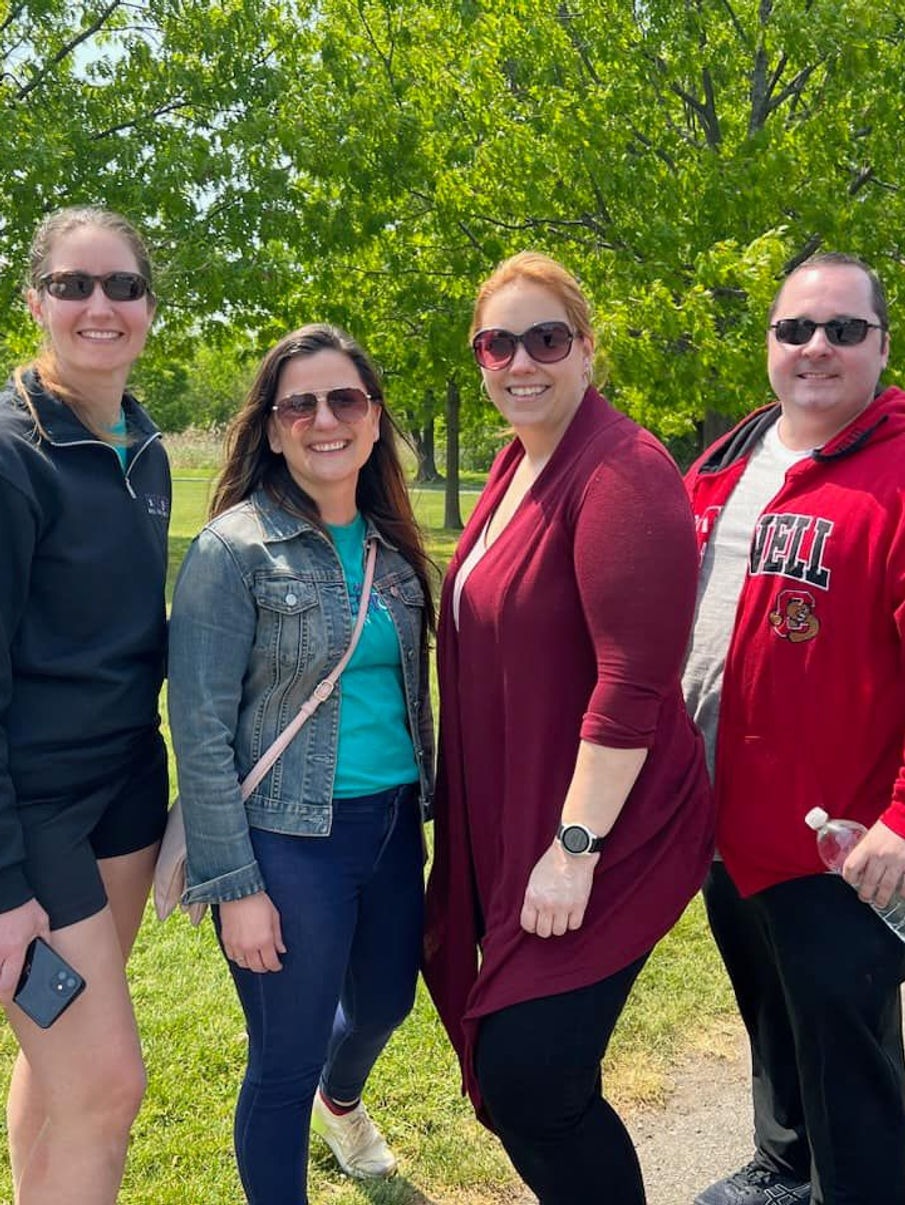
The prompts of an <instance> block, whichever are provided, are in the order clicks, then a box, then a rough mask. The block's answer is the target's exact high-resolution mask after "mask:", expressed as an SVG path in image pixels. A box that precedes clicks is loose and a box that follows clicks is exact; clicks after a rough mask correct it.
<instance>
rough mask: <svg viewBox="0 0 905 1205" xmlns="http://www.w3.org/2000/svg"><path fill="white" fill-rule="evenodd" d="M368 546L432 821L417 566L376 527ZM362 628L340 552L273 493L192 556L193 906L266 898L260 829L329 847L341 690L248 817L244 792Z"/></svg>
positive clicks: (182, 598)
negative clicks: (395, 642)
mask: <svg viewBox="0 0 905 1205" xmlns="http://www.w3.org/2000/svg"><path fill="white" fill-rule="evenodd" d="M368 535H369V536H374V537H376V539H377V540H378V550H377V567H376V572H375V575H374V587H373V588H374V590H375V591H376V592H377V593H378V594H379V595H380V597H381V598H382V600H383V601H384V603H385V604H386V606H387V609H388V610H389V613H390V615H391V617H392V620H393V625H394V627H395V629H396V635H397V636H398V638H399V648H400V652H401V657H402V674H403V683H404V687H405V700H406V708H407V711H408V721H409V729H410V731H411V735H412V743H413V745H414V750H415V758H416V760H417V763H418V768H419V777H420V788H421V805H422V812H423V814H424V816H425V817H427V816H428V815H429V813H430V808H431V802H432V793H433V753H434V744H433V727H432V721H431V706H430V690H429V685H428V668H429V667H428V664H427V657H426V655H425V651H424V647H425V646H424V642H423V641H422V629H423V623H424V594H423V591H422V588H421V584H420V582H419V581H418V578H417V577H416V576H415V572H414V570H413V569H412V567H411V565H410V564H409V563H408V562H407V561H406V560H405V559H404V558H403V557H402V556H401V555H400V554H399V553H398V552H397V551H396V549H395V548H393V547H392V545H390V544H389V543H388V542H387V541H386V540H385V539H384V538H383V537H382V536H381V535H380V533H379V532H378V531H377V530H376V528H375V527H374V526H373V525H372V524H371V523H370V521H369V522H368ZM353 623H354V616H353V615H352V614H351V611H350V606H349V597H348V593H347V591H346V584H345V579H344V577H343V573H342V567H341V565H340V562H339V557H338V556H337V554H336V551H335V549H334V547H333V545H332V544H331V543H330V541H329V540H328V539H327V538H326V537H325V536H324V535H323V533H322V532H320V531H319V530H318V529H317V528H316V527H314V526H312V524H310V523H308V522H307V521H306V520H304V519H301V518H298V517H296V516H294V515H291V514H289V513H288V512H286V511H285V510H283V509H281V508H280V507H278V506H277V505H276V504H275V503H274V502H272V501H271V499H270V498H269V497H268V496H267V495H266V494H265V493H264V492H263V491H262V490H259V491H257V492H256V493H254V494H253V495H252V496H251V498H249V499H248V500H246V501H245V502H242V503H240V504H239V505H238V506H234V507H232V508H231V509H230V510H228V511H226V512H225V513H224V514H222V515H219V516H218V517H217V518H216V519H214V520H213V521H212V522H211V523H209V524H208V525H207V526H206V527H205V528H204V529H203V531H202V532H201V533H200V534H199V535H198V536H197V538H196V539H195V541H194V543H193V544H192V546H191V547H190V548H189V551H188V553H187V554H186V557H185V561H184V562H183V566H182V569H181V571H180V574H179V579H178V581H177V583H176V592H175V596H174V599H173V611H172V617H171V619H170V663H169V687H168V706H169V715H170V727H171V731H172V736H173V744H174V747H175V750H176V758H177V765H178V773H179V791H180V797H181V799H182V805H183V809H184V815H185V828H186V843H187V846H188V866H187V878H188V890H187V891H186V894H185V902H186V903H195V902H205V903H222V902H223V901H226V900H234V899H240V898H241V897H242V896H245V895H251V894H253V893H254V892H256V891H262V890H264V881H263V879H262V877H261V873H260V871H259V869H258V866H257V862H256V861H255V857H254V853H253V851H252V846H251V841H250V839H249V835H248V830H249V826H251V827H253V828H261V829H267V830H269V831H270V832H277V833H291V834H297V835H304V836H313V837H328V836H329V835H330V828H331V824H332V819H333V803H332V796H333V776H334V771H335V768H336V750H337V743H338V736H339V692H340V691H341V689H342V679H341V678H340V681H339V684H338V686H337V689H336V690H335V691H334V692H333V694H332V695H331V696H330V697H329V698H328V699H327V700H326V702H324V703H322V704H321V705H320V707H319V708H318V709H317V711H316V712H315V713H314V715H313V716H312V717H311V718H310V719H309V720H308V722H307V723H306V724H305V725H304V727H303V728H302V729H301V731H300V732H299V733H298V735H297V736H296V737H295V739H294V740H293V741H292V743H291V744H290V745H289V747H288V749H287V750H286V751H285V752H284V753H283V755H282V757H280V758H279V760H278V761H277V762H276V764H275V765H274V767H273V769H272V770H271V771H270V772H269V773H268V774H267V775H266V777H265V778H264V779H263V780H262V781H261V782H260V783H259V784H258V786H257V787H256V788H255V790H254V792H253V793H252V795H251V796H250V797H249V798H248V799H247V800H246V801H245V803H244V804H243V803H242V800H241V797H240V793H239V784H240V782H241V780H242V779H243V778H244V777H245V776H246V774H248V772H249V771H250V770H251V768H252V767H253V766H254V764H255V763H256V762H257V761H258V760H259V758H260V757H261V755H262V754H263V753H264V752H266V750H267V749H268V748H269V746H270V745H271V744H272V742H273V741H274V740H275V739H276V737H277V736H278V735H279V734H280V732H282V730H283V729H284V728H285V727H286V725H287V724H288V723H289V721H290V720H291V719H292V717H293V716H294V715H295V713H296V712H297V711H298V709H299V707H300V706H301V705H302V703H304V701H305V700H306V699H307V698H308V696H309V695H310V694H311V692H312V690H313V689H314V687H315V686H316V685H317V683H318V682H319V681H320V680H321V679H322V678H324V677H325V676H326V675H327V674H328V673H329V671H330V670H331V669H332V668H333V666H334V665H335V664H336V662H337V661H338V660H339V659H340V657H341V656H342V654H343V653H344V652H345V650H346V648H347V646H348V643H349V640H350V638H351V635H352V627H353Z"/></svg>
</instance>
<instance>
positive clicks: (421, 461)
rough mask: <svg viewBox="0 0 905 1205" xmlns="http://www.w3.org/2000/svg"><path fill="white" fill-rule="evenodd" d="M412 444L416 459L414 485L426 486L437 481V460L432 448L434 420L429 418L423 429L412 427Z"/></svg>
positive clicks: (438, 477) (438, 476)
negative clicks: (416, 466)
mask: <svg viewBox="0 0 905 1205" xmlns="http://www.w3.org/2000/svg"><path fill="white" fill-rule="evenodd" d="M411 436H412V443H413V444H414V445H415V455H416V456H417V457H418V468H417V470H416V472H415V484H416V485H427V484H429V483H430V482H432V481H439V480H440V479H441V478H440V473H439V470H438V469H437V458H436V452H435V448H434V419H433V416H431V417H430V418H429V419H427V420H426V421H425V423H424V426H423V427H412V429H411Z"/></svg>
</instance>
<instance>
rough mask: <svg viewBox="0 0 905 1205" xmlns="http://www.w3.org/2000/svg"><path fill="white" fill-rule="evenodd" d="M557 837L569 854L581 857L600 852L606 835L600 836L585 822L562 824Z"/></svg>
mask: <svg viewBox="0 0 905 1205" xmlns="http://www.w3.org/2000/svg"><path fill="white" fill-rule="evenodd" d="M556 839H557V841H559V843H560V845H561V846H562V847H563V849H564V850H565V851H566V853H567V854H572V855H573V856H575V857H580V856H581V855H582V854H598V853H600V851H601V850H602V849H603V843H604V841H605V840H606V837H598V836H597V834H596V833H592V832H591V830H590V829H589V828H588V827H587V825H584V824H561V825H560V826H559V832H558V833H557V834H556Z"/></svg>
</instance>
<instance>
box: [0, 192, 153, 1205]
mask: <svg viewBox="0 0 905 1205" xmlns="http://www.w3.org/2000/svg"><path fill="white" fill-rule="evenodd" d="M26 296H27V301H28V306H29V309H30V311H31V314H32V316H33V317H34V319H35V321H36V322H37V323H38V324H39V326H40V327H42V328H43V332H44V342H43V346H42V348H41V351H40V352H39V354H38V357H37V358H36V360H35V361H34V363H33V364H31V365H30V366H28V367H27V368H23V369H19V370H17V371H16V373H15V374H14V377H13V381H12V382H11V383H10V385H9V386H7V388H6V389H5V390H4V391H3V392H2V394H0V533H2V535H0V1003H2V1005H3V1007H4V1009H5V1010H6V1014H7V1017H8V1019H9V1022H10V1025H11V1026H12V1028H13V1030H14V1032H15V1034H16V1037H17V1039H18V1041H19V1045H20V1048H21V1053H20V1056H19V1058H18V1060H17V1062H16V1067H15V1071H14V1073H13V1078H12V1084H11V1087H10V1094H9V1101H8V1121H9V1142H10V1151H11V1159H12V1170H13V1177H14V1180H15V1185H16V1200H19V1201H22V1202H26V1201H28V1202H32V1201H40V1202H44V1201H48V1202H49V1201H79V1202H80V1203H82V1205H107V1203H108V1202H114V1201H115V1199H116V1195H117V1191H118V1188H119V1184H120V1181H121V1179H122V1173H123V1167H124V1163H125V1156H126V1148H127V1144H128V1137H129V1130H130V1127H131V1124H132V1121H133V1119H134V1117H135V1114H136V1112H137V1110H138V1107H139V1105H140V1103H141V1098H142V1094H143V1092H144V1083H145V1076H144V1068H143V1064H142V1058H141V1050H140V1046H139V1041H138V1034H137V1032H136V1028H135V1019H134V1016H133V1012H132V1005H131V1002H130V999H129V992H128V988H127V986H126V978H125V961H126V958H127V956H128V954H129V951H130V949H131V946H132V943H133V940H134V938H135V934H136V932H137V930H138V926H139V923H140V921H141V916H142V912H143V909H144V903H145V900H146V897H147V892H148V888H149V885H150V881H151V875H152V872H153V866H154V860H155V857H156V851H157V845H158V842H159V839H160V835H161V833H162V830H163V826H164V822H165V817H166V806H167V767H166V751H165V748H164V745H163V741H162V738H161V735H160V728H159V724H160V720H159V715H158V710H157V699H158V693H159V691H160V684H161V680H162V676H163V666H164V653H165V637H166V620H165V612H164V581H165V577H166V564H167V546H166V541H167V524H168V518H169V509H170V477H169V470H168V467H167V462H166V456H165V454H164V452H163V449H162V447H161V446H160V443H159V432H158V431H157V430H156V428H155V427H154V426H153V424H152V423H151V421H150V419H149V418H148V416H147V414H146V413H145V412H144V410H142V408H141V407H140V406H139V405H138V404H137V402H135V400H134V399H133V398H132V397H130V396H129V394H127V393H125V392H124V391H125V385H126V379H127V377H128V375H129V371H130V369H131V367H132V365H133V363H134V361H135V360H136V358H137V357H138V356H139V355H140V353H141V351H142V349H143V347H144V344H145V339H146V337H147V334H148V330H149V328H150V325H151V321H152V319H153V316H154V307H155V300H154V294H153V292H152V288H151V269H150V263H149V260H148V255H147V252H146V250H145V248H144V245H143V243H142V241H141V239H140V238H139V236H138V234H137V233H136V232H135V230H134V229H133V228H132V227H131V226H130V225H129V223H128V222H126V221H125V220H124V219H123V218H121V217H119V216H118V215H116V214H113V213H110V212H108V211H106V210H101V209H66V210H61V211H59V212H57V213H54V214H51V215H50V216H49V217H48V218H46V219H45V220H44V222H43V223H42V224H41V226H40V227H39V229H38V231H37V233H36V235H35V238H34V242H33V245H32V256H31V263H30V271H29V282H28V289H27V294H26ZM36 937H37V938H43V939H46V940H47V941H48V942H49V943H50V944H51V945H52V946H53V947H54V948H55V950H56V951H57V952H58V953H60V954H61V955H62V956H63V957H64V958H65V959H66V960H67V961H68V962H69V963H70V964H71V965H72V966H73V967H75V968H76V969H77V970H78V972H80V974H81V975H82V976H83V977H84V979H85V980H86V983H87V987H86V989H85V991H84V992H83V993H82V995H81V996H80V997H79V998H78V999H77V1000H75V1001H74V1003H73V1004H72V1007H71V1008H69V1009H68V1010H67V1011H66V1012H65V1013H63V1014H62V1015H61V1016H60V1017H59V1019H58V1020H57V1021H56V1022H55V1023H54V1024H53V1025H52V1027H51V1028H48V1029H41V1028H38V1026H37V1025H36V1024H35V1023H34V1022H33V1021H32V1020H31V1019H30V1018H29V1017H28V1016H27V1015H26V1014H25V1013H24V1012H23V1011H22V1010H21V1009H20V1008H19V1007H18V1006H17V1005H16V1004H15V1003H13V995H14V993H15V991H16V987H17V983H18V981H19V977H20V974H21V971H22V967H23V961H24V959H25V957H26V952H27V950H28V949H29V946H30V943H31V942H32V940H33V939H34V938H36Z"/></svg>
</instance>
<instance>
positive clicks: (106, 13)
mask: <svg viewBox="0 0 905 1205" xmlns="http://www.w3.org/2000/svg"><path fill="white" fill-rule="evenodd" d="M121 4H122V0H111V3H110V4H108V5H107V7H106V8H105V9H104V10H103V11H102V12H100V13H99V14H98V15H97V17H96V18H95V19H94V21H92V23H91V24H90V25H88V26H86V27H85V28H84V29H83V30H82V32H81V33H79V34H76V35H75V37H73V38H70V39H69V41H68V42H66V43H64V45H63V46H61V47H60V49H59V50H58V51H57V53H56V54H55V55H54V56H53V58H52V59H49V60H48V61H47V62H46V63H45V64H44V66H43V68H42V69H41V70H40V71H38V72H37V74H36V75H35V76H34V77H33V78H32V79H31V80H30V81H29V82H28V83H27V84H23V86H22V87H21V88H20V89H19V91H18V92H17V93H16V95H15V96H14V97H13V100H16V101H21V100H24V99H25V97H26V96H28V94H29V93H30V92H34V90H35V88H37V87H39V86H40V85H41V84H42V83H43V82H44V80H45V79H46V78H47V76H48V75H49V74H50V73H51V71H52V70H53V68H54V67H57V66H59V64H60V63H62V61H63V59H65V58H67V57H68V56H69V55H70V54H72V52H73V50H75V49H76V47H77V46H81V44H82V42H86V41H87V40H88V39H89V38H90V37H93V36H94V34H96V33H97V31H98V30H99V29H100V28H101V27H102V26H103V25H104V24H105V23H106V21H107V19H108V17H111V16H112V15H113V13H114V12H116V10H117V9H118V8H119V7H120V5H121Z"/></svg>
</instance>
